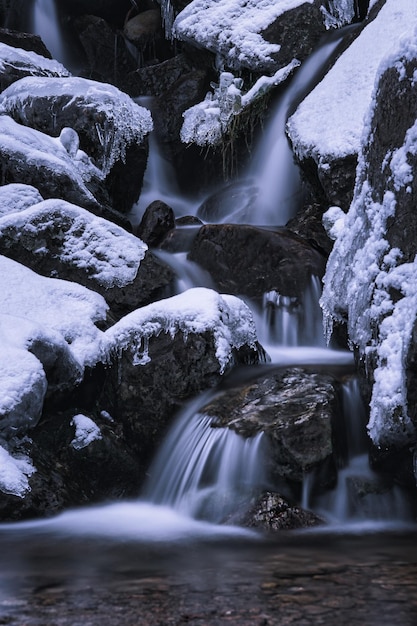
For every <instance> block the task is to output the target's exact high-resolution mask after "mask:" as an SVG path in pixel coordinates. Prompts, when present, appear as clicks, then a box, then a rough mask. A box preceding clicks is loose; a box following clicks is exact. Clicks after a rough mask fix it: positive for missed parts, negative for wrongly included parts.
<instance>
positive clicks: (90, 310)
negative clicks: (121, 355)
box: [0, 256, 108, 368]
mask: <svg viewBox="0 0 417 626" xmlns="http://www.w3.org/2000/svg"><path fill="white" fill-rule="evenodd" d="M0 292H1V294H2V297H1V299H0V314H5V315H8V316H13V317H14V318H15V319H16V329H17V330H16V332H18V327H19V321H20V319H23V320H24V321H25V323H26V321H29V322H32V323H34V324H36V325H38V326H39V327H40V328H41V329H43V330H41V331H39V334H40V335H41V334H42V333H43V336H44V338H45V339H44V340H45V341H49V342H50V341H51V338H52V334H55V335H59V337H60V339H59V341H62V340H64V341H65V343H66V344H67V345H68V347H69V350H70V353H71V354H72V356H73V358H74V359H75V360H76V362H77V363H78V366H79V367H81V368H83V367H84V366H87V365H95V364H96V363H97V362H98V361H100V360H101V359H102V357H103V346H102V343H101V342H102V337H103V332H102V331H100V330H99V328H98V327H97V324H100V323H104V322H105V320H106V314H107V310H108V306H107V304H106V302H105V300H104V298H103V297H102V296H100V295H99V294H97V293H94V292H93V291H90V290H89V289H86V288H85V287H83V286H81V285H77V284H76V283H71V282H68V281H64V280H59V279H55V278H46V277H44V276H39V275H38V274H36V273H35V272H33V271H32V270H30V269H28V268H26V267H24V266H23V265H20V264H19V263H16V262H15V261H12V260H10V259H7V258H6V257H3V256H0ZM54 341H58V339H57V338H56V339H55V340H54Z"/></svg>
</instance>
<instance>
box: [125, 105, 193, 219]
mask: <svg viewBox="0 0 417 626" xmlns="http://www.w3.org/2000/svg"><path fill="white" fill-rule="evenodd" d="M134 101H135V102H137V103H138V104H140V105H141V106H144V107H146V108H148V109H149V110H150V111H151V112H152V103H153V98H152V97H151V96H143V97H139V98H134ZM154 200H162V201H163V202H165V203H166V204H168V206H170V207H171V208H172V209H173V210H174V212H175V215H176V217H179V216H181V215H190V214H193V213H195V207H194V203H193V202H192V201H187V200H186V199H185V198H183V197H182V196H181V194H180V192H179V188H178V184H177V180H176V175H175V171H174V167H173V166H172V164H171V163H170V162H169V161H168V159H166V158H165V157H164V155H163V154H162V150H161V147H160V145H159V143H158V140H157V137H156V135H155V131H152V132H151V133H150V135H149V154H148V162H147V166H146V170H145V174H144V178H143V186H142V191H141V194H140V197H139V200H138V201H137V202H136V203H135V204H134V205H133V207H132V209H131V211H130V214H129V218H130V220H131V222H132V223H133V224H138V223H139V222H140V220H141V219H142V216H143V214H144V212H145V210H146V208H147V207H148V206H149V205H150V204H151V202H153V201H154Z"/></svg>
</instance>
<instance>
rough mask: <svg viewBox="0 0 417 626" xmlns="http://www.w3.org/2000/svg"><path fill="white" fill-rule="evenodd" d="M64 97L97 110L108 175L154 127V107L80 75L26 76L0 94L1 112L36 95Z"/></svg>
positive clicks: (98, 127)
mask: <svg viewBox="0 0 417 626" xmlns="http://www.w3.org/2000/svg"><path fill="white" fill-rule="evenodd" d="M61 97H67V98H68V102H67V103H66V104H65V107H69V106H71V105H72V104H73V103H74V102H76V103H79V104H80V106H81V107H85V108H87V109H91V110H92V112H93V113H94V118H95V119H96V121H95V130H96V133H97V135H98V139H99V142H100V144H101V145H102V147H103V152H104V160H103V163H101V164H100V167H101V169H102V171H103V174H104V175H105V176H106V175H107V174H108V173H109V172H110V170H111V168H112V167H113V165H114V163H115V162H116V161H117V160H118V159H122V160H124V159H125V156H126V147H127V146H128V145H130V144H133V143H138V144H141V143H143V140H144V137H145V136H146V135H147V134H148V133H150V132H151V130H152V129H153V122H152V116H151V113H150V111H149V110H148V109H146V108H144V107H142V106H139V105H138V104H136V103H135V102H134V101H133V100H132V99H131V98H130V97H129V96H128V95H127V94H125V93H123V92H122V91H120V90H119V89H117V87H114V86H113V85H109V84H107V83H99V82H96V81H94V80H89V79H87V78H78V77H68V78H56V79H54V80H50V79H48V78H40V77H26V78H22V79H21V80H19V81H16V82H15V83H13V84H12V85H10V87H8V88H7V89H5V90H4V91H3V93H2V94H0V113H1V112H2V113H6V114H7V113H10V112H11V111H13V110H14V109H17V110H20V109H21V108H22V107H24V106H25V105H26V104H30V102H31V101H32V100H33V99H36V98H50V99H51V100H53V99H54V98H61Z"/></svg>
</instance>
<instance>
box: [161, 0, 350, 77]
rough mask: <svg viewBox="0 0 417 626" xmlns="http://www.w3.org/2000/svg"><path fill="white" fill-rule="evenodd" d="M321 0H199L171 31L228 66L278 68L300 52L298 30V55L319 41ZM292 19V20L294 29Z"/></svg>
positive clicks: (262, 69) (268, 70) (264, 70)
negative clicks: (290, 24)
mask: <svg viewBox="0 0 417 626" xmlns="http://www.w3.org/2000/svg"><path fill="white" fill-rule="evenodd" d="M321 4H322V3H321V2H318V1H317V0H307V1H306V0H280V1H278V2H277V0H262V1H261V2H259V0H248V1H247V2H241V1H240V0H217V1H216V0H211V1H210V0H209V1H207V0H194V1H193V2H191V3H190V4H189V5H188V6H187V7H186V8H185V9H184V10H183V11H181V12H180V13H179V15H178V16H177V17H176V19H175V22H174V24H173V31H172V32H173V35H174V37H177V38H178V39H181V40H184V41H187V42H189V43H192V44H194V45H197V46H199V47H202V48H206V49H207V50H210V51H211V52H213V53H215V54H216V55H217V57H218V59H219V64H220V65H221V64H223V65H224V67H226V68H237V69H239V68H242V67H245V68H248V69H250V70H254V71H256V72H258V73H274V72H275V71H276V70H277V69H279V67H283V66H285V65H287V64H288V63H289V62H290V60H291V58H293V57H294V56H298V55H297V53H296V52H295V50H294V49H293V48H294V38H295V37H296V34H297V37H298V53H299V58H304V57H305V55H306V51H307V50H308V48H309V50H308V52H310V51H311V47H312V45H314V43H315V42H317V40H318V38H319V36H318V32H320V31H321V33H323V32H324V31H325V25H324V20H325V16H324V14H323V13H322V12H321V11H320V8H321ZM339 4H340V3H339ZM287 21H288V22H289V23H290V22H293V31H292V32H291V29H289V30H288V29H287V28H286V26H287ZM295 24H296V27H295ZM290 49H291V50H290ZM308 52H307V53H308Z"/></svg>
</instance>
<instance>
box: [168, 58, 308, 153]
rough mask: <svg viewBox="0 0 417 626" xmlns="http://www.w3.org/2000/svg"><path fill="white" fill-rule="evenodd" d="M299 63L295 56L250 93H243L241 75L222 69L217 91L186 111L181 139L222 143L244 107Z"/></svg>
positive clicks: (208, 143)
mask: <svg viewBox="0 0 417 626" xmlns="http://www.w3.org/2000/svg"><path fill="white" fill-rule="evenodd" d="M299 65H300V62H299V61H297V60H296V59H293V60H292V61H291V63H289V64H288V65H286V66H285V67H283V68H281V69H279V70H277V71H276V72H275V74H274V75H273V76H261V77H260V78H259V79H258V80H257V81H256V82H255V83H254V85H253V86H252V87H251V89H249V91H247V92H246V93H242V90H241V88H242V80H241V79H240V78H235V76H234V75H233V74H232V73H231V72H222V73H221V74H220V77H219V84H218V85H213V93H211V92H209V93H207V95H206V98H205V100H203V102H200V103H198V104H196V105H194V106H193V107H191V108H189V109H187V110H186V111H185V112H184V113H183V117H184V123H183V125H182V128H181V135H180V136H181V141H182V142H183V143H196V144H197V145H198V146H206V145H216V144H218V143H220V142H221V141H222V139H223V136H224V134H225V133H226V132H227V131H228V130H229V128H230V124H231V122H232V120H233V117H234V116H235V115H237V114H239V113H241V112H242V110H243V109H244V108H246V107H247V106H249V105H250V104H251V103H252V102H253V101H254V100H256V99H257V98H259V97H261V96H262V95H264V94H265V93H266V92H267V91H269V90H270V89H272V87H274V86H276V85H278V84H279V83H281V82H283V81H284V80H286V79H287V78H288V76H289V75H290V74H291V72H292V71H293V70H294V69H295V68H296V67H298V66H299Z"/></svg>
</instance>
